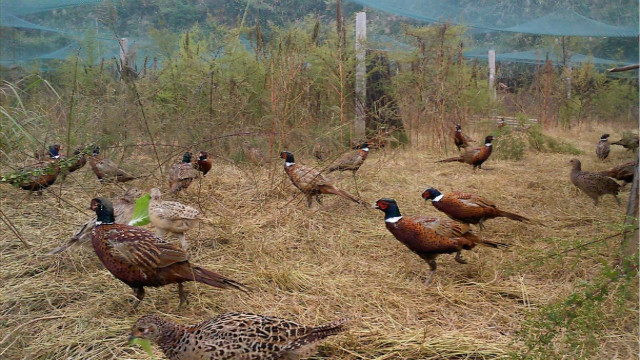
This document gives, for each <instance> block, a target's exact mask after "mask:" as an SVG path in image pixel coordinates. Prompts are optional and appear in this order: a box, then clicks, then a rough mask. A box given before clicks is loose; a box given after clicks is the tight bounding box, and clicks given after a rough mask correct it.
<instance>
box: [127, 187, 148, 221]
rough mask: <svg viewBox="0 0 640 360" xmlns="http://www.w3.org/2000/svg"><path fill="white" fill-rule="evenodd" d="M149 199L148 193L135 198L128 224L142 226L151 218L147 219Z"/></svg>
mask: <svg viewBox="0 0 640 360" xmlns="http://www.w3.org/2000/svg"><path fill="white" fill-rule="evenodd" d="M149 200H151V196H150V195H149V194H145V195H143V196H141V197H140V198H139V199H138V200H136V205H135V207H134V208H133V215H132V216H131V221H129V225H133V226H144V225H147V224H148V223H150V222H151V219H149Z"/></svg>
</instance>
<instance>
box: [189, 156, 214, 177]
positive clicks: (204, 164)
mask: <svg viewBox="0 0 640 360" xmlns="http://www.w3.org/2000/svg"><path fill="white" fill-rule="evenodd" d="M193 168H194V169H196V170H198V171H200V172H201V173H202V176H205V175H207V173H208V172H209V170H211V158H210V157H209V153H208V152H206V151H200V152H199V153H198V161H196V162H195V163H194V164H193Z"/></svg>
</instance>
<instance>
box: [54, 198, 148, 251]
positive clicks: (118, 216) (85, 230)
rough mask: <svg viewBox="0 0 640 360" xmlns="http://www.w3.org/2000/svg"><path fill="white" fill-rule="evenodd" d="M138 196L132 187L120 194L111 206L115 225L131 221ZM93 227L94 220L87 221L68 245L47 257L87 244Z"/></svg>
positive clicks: (94, 224)
mask: <svg viewBox="0 0 640 360" xmlns="http://www.w3.org/2000/svg"><path fill="white" fill-rule="evenodd" d="M140 196H142V191H141V190H140V189H138V188H135V187H132V188H129V189H128V190H127V191H125V193H124V194H122V197H120V199H118V201H116V202H115V203H114V204H113V213H114V216H115V222H116V224H127V223H129V221H131V216H132V215H133V208H134V207H135V205H136V200H137V199H138V198H139V197H140ZM94 226H96V219H91V220H89V221H87V222H86V223H84V225H82V227H81V228H80V230H79V231H78V232H77V233H76V234H75V235H73V237H72V238H71V240H70V241H69V242H68V243H66V244H64V245H62V246H59V247H57V248H55V249H53V250H51V251H50V252H49V253H48V254H47V255H53V254H59V253H61V252H63V251H65V250H67V249H68V248H70V247H71V246H75V245H84V244H85V243H89V242H90V241H91V230H93V227H94Z"/></svg>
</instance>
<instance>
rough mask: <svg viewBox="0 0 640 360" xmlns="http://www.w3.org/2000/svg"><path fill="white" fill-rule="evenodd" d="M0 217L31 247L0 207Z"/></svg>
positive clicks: (25, 244)
mask: <svg viewBox="0 0 640 360" xmlns="http://www.w3.org/2000/svg"><path fill="white" fill-rule="evenodd" d="M0 215H2V216H0V219H2V222H3V223H5V224H6V225H7V227H9V230H11V232H12V233H13V234H14V235H15V236H16V237H17V238H18V239H20V241H22V243H23V244H24V246H26V247H31V244H29V242H27V240H25V239H24V238H23V237H22V235H21V234H20V232H19V231H18V229H17V228H16V227H15V226H14V225H13V223H12V222H11V220H10V219H9V217H8V216H7V215H6V214H5V213H4V212H3V211H2V209H0ZM3 342H4V340H3V341H0V344H1V343H3Z"/></svg>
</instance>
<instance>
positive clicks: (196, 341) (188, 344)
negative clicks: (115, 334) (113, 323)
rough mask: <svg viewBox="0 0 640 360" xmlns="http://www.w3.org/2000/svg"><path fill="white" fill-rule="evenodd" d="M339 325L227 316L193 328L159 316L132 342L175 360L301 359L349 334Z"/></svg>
mask: <svg viewBox="0 0 640 360" xmlns="http://www.w3.org/2000/svg"><path fill="white" fill-rule="evenodd" d="M346 321H347V320H346V319H344V320H339V321H336V322H332V323H329V324H326V325H321V326H305V325H300V324H298V323H295V322H293V321H289V320H285V319H279V318H275V317H269V316H263V315H256V314H250V313H226V314H221V315H218V316H216V317H215V318H213V319H210V320H205V321H203V322H201V323H199V324H195V325H182V324H177V323H174V322H173V321H170V320H167V319H164V318H162V317H160V316H158V315H146V316H143V317H141V318H140V319H139V320H138V321H137V322H136V323H135V325H133V328H132V329H131V335H130V336H129V338H130V339H133V338H143V339H149V340H150V341H152V342H154V343H156V344H158V345H159V346H160V348H161V349H162V351H163V352H164V354H165V355H166V356H167V357H168V358H169V359H171V360H236V359H237V360H239V359H244V360H263V359H264V360H268V359H290V360H294V359H301V358H304V357H308V356H311V355H313V354H314V353H315V348H316V346H317V345H318V343H319V342H320V341H321V340H322V339H324V338H326V337H328V336H331V335H335V334H338V333H340V332H342V331H344V330H345V326H344V325H345V322H346Z"/></svg>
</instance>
